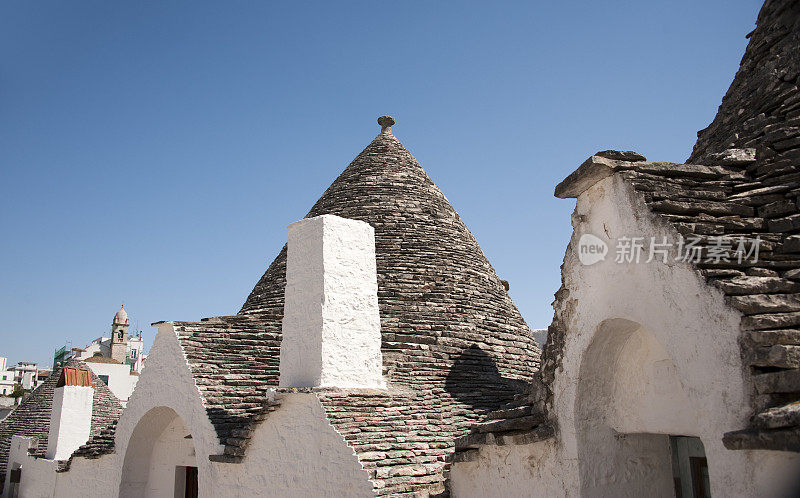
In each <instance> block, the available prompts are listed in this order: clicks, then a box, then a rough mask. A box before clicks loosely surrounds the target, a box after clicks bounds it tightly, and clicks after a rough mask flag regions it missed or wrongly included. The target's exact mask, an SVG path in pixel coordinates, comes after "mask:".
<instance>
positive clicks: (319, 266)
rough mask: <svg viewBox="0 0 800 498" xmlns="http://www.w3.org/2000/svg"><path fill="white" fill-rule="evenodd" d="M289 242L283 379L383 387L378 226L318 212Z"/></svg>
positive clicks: (293, 228)
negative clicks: (378, 276)
mask: <svg viewBox="0 0 800 498" xmlns="http://www.w3.org/2000/svg"><path fill="white" fill-rule="evenodd" d="M287 248H288V252H287V262H286V304H285V306H284V317H283V339H282V341H281V351H280V385H281V386H285V387H317V386H329V387H372V388H380V387H383V386H384V381H383V378H382V373H383V372H382V368H383V360H382V357H381V324H380V314H379V311H378V279H377V270H376V262H375V230H374V229H373V228H372V227H371V226H370V225H369V224H368V223H365V222H363V221H357V220H349V219H346V218H341V217H338V216H333V215H323V216H317V217H314V218H309V219H304V220H300V221H298V222H296V223H292V224H291V225H290V226H289V242H288V246H287Z"/></svg>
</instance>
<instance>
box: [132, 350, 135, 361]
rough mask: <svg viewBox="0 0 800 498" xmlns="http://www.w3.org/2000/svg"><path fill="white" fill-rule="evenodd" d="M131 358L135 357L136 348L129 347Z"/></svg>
mask: <svg viewBox="0 0 800 498" xmlns="http://www.w3.org/2000/svg"><path fill="white" fill-rule="evenodd" d="M131 359H132V360H135V359H136V350H135V349H131Z"/></svg>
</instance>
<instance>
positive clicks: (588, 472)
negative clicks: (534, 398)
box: [575, 318, 708, 498]
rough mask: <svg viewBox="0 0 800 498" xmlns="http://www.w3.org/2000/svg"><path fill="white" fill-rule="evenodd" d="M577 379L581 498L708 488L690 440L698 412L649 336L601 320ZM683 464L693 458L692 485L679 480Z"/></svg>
mask: <svg viewBox="0 0 800 498" xmlns="http://www.w3.org/2000/svg"><path fill="white" fill-rule="evenodd" d="M579 379H580V380H579V382H578V392H577V398H576V406H575V409H576V415H577V418H576V429H577V438H578V441H577V442H578V452H579V462H578V464H579V470H580V477H581V490H582V494H583V495H584V496H652V497H660V496H664V497H673V496H676V494H677V493H682V491H679V489H681V490H683V489H686V490H696V489H701V490H702V489H708V486H707V485H706V486H703V484H704V483H705V484H707V479H708V472H707V467H706V468H705V473H703V467H702V465H703V464H705V454H704V450H703V446H702V442H700V440H699V439H697V438H696V437H692V436H698V435H699V433H698V427H697V420H698V412H697V410H696V409H695V407H693V406H692V403H690V401H689V398H688V397H687V395H686V393H685V392H684V389H683V386H682V385H681V382H680V379H679V375H678V371H677V368H676V365H675V363H674V362H673V361H672V359H671V358H670V357H669V354H668V353H667V351H666V350H665V348H664V346H663V345H662V344H661V343H659V341H658V340H657V339H656V338H655V336H654V335H653V334H652V333H650V332H649V331H648V330H647V329H646V328H644V327H642V326H641V325H640V324H638V323H636V322H632V321H630V320H625V319H619V318H616V319H610V320H606V321H604V322H603V323H601V324H600V326H599V327H598V330H597V332H596V334H595V336H594V338H593V339H592V342H591V344H590V345H589V347H588V348H587V350H586V352H585V353H584V355H583V359H582V361H581V367H580V376H579ZM676 436H680V437H676ZM687 436H688V438H687ZM698 445H699V446H698ZM679 447H680V448H683V449H684V450H685V449H686V448H691V449H692V452H691V453H690V452H688V451H682V452H678V450H677V449H678V448H679ZM701 457H702V459H701ZM682 458H686V459H692V460H690V461H691V462H693V464H694V465H695V471H694V474H693V475H694V478H695V479H696V480H697V482H691V480H692V478H693V475H686V474H685V473H684V474H681V472H682V469H686V468H689V467H687V466H686V465H683V461H682V460H680V459H682ZM681 479H683V482H681ZM703 479H705V481H703ZM697 486H700V487H699V488H698V487H697ZM682 496H684V497H685V498H686V497H687V496H689V497H691V496H702V493H701V494H698V493H697V492H693V491H690V493H689V494H686V493H682Z"/></svg>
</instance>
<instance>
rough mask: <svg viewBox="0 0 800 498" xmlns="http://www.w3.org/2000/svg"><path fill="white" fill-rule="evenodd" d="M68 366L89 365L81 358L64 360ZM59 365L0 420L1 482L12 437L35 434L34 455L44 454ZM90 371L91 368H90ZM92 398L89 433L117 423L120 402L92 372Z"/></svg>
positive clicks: (3, 477)
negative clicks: (35, 447) (36, 443)
mask: <svg viewBox="0 0 800 498" xmlns="http://www.w3.org/2000/svg"><path fill="white" fill-rule="evenodd" d="M66 366H69V367H76V368H89V367H88V366H87V365H86V364H85V363H83V362H82V361H80V360H71V361H69V362H67V365H66ZM61 370H62V367H57V368H55V369H54V370H53V372H52V373H51V374H50V376H49V377H48V378H47V380H45V381H44V383H42V385H40V386H39V387H37V388H36V389H35V390H34V391H33V392H32V393H31V394H30V396H28V398H27V399H25V401H23V402H22V403H21V404H20V405H19V406H18V407H17V408H16V409H15V410H14V411H13V412H11V413H9V414H8V416H7V417H6V418H5V419H4V420H3V421H2V422H0V482H4V481H5V478H6V465H7V464H8V452H9V449H10V447H11V437H12V436H25V437H35V438H37V440H38V446H37V449H36V451H35V452H34V455H38V456H44V454H45V452H46V451H47V437H48V434H49V432H50V412H51V411H52V409H53V393H54V391H55V388H56V383H58V379H59V378H60V377H61ZM90 372H91V370H90ZM92 383H93V384H94V398H93V401H92V426H91V432H90V434H91V436H95V435H97V434H99V433H100V432H101V431H103V429H106V428H107V427H109V426H111V425H113V424H115V423H116V421H117V419H119V416H120V415H121V414H122V405H121V404H120V402H119V400H118V399H117V398H116V396H114V394H113V393H112V392H111V390H110V389H109V388H108V386H106V384H105V382H103V381H102V380H100V379H99V378H98V377H97V376H96V375H95V374H94V372H92Z"/></svg>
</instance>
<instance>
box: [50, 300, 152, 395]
mask: <svg viewBox="0 0 800 498" xmlns="http://www.w3.org/2000/svg"><path fill="white" fill-rule="evenodd" d="M129 326H130V319H129V318H128V313H127V312H126V311H125V308H124V307H121V308H120V309H119V311H117V313H116V314H115V315H114V319H113V320H112V322H111V335H110V337H105V336H104V337H98V338H97V339H95V340H94V341H92V342H91V344H89V345H88V346H86V347H85V348H83V349H79V348H74V349H72V350H71V351H69V352H67V350H66V347H64V348H61V349H59V350H58V351H56V355H57V356H61V359H62V361H64V360H69V359H72V358H75V359H78V360H82V361H84V362H85V363H86V365H87V366H88V367H89V368H91V369H92V372H94V374H95V375H97V377H98V378H99V379H100V380H102V381H103V382H105V383H106V385H107V386H108V388H109V389H110V390H111V392H112V393H114V395H115V396H116V397H117V398H119V400H120V401H121V402H122V403H123V405H124V404H125V402H126V401H127V400H128V398H129V397H130V395H131V393H132V392H133V388H134V387H135V386H136V382H137V381H138V380H139V374H140V373H141V370H142V368H143V366H144V359H145V355H144V354H143V350H144V341H143V340H142V336H141V333H139V334H137V335H135V336H128V327H129Z"/></svg>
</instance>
